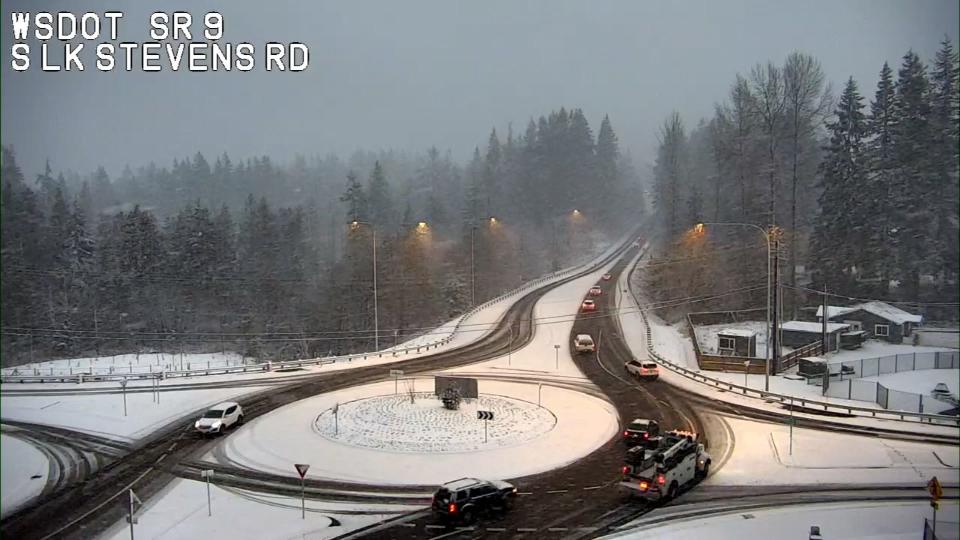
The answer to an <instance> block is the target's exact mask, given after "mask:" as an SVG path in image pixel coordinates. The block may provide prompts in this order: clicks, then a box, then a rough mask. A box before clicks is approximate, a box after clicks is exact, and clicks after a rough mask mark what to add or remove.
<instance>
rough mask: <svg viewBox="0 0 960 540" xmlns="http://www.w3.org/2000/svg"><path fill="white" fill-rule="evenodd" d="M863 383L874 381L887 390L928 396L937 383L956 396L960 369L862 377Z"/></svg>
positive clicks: (959, 380) (959, 381) (923, 370)
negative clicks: (943, 385) (942, 384)
mask: <svg viewBox="0 0 960 540" xmlns="http://www.w3.org/2000/svg"><path fill="white" fill-rule="evenodd" d="M862 380H864V381H876V382H878V383H880V384H882V385H884V386H886V387H887V388H892V389H894V390H900V391H901V392H912V393H914V394H921V395H924V396H929V395H930V392H931V391H933V388H934V387H935V386H936V385H937V383H945V384H946V385H947V388H949V389H950V393H952V394H954V395H956V393H957V389H958V387H960V369H922V370H920V371H901V372H900V373H888V374H886V375H878V376H874V377H864V378H863V379H862Z"/></svg>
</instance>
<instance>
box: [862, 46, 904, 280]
mask: <svg viewBox="0 0 960 540" xmlns="http://www.w3.org/2000/svg"><path fill="white" fill-rule="evenodd" d="M896 101H897V94H896V84H895V83H894V81H893V70H891V69H890V66H889V65H888V64H887V63H886V62H884V63H883V68H882V69H881V70H880V80H879V81H878V82H877V90H876V92H875V93H874V98H873V100H872V101H871V102H870V116H869V117H868V118H867V132H868V137H869V138H868V140H867V143H866V149H867V154H868V160H869V169H870V173H869V175H868V179H867V189H865V190H864V193H863V194H862V196H865V197H868V200H869V201H870V204H871V206H872V207H873V209H874V214H873V216H872V217H871V219H870V221H869V222H868V224H867V225H866V226H867V227H868V230H869V233H868V234H867V237H866V239H865V244H864V247H865V248H866V249H865V250H864V251H865V252H866V253H868V254H869V258H870V261H869V265H868V266H867V268H865V270H866V273H867V274H869V275H871V276H876V277H877V278H878V280H879V285H880V287H879V289H878V291H877V292H878V295H879V296H881V297H886V296H887V292H888V286H889V283H890V278H891V277H892V276H893V275H894V272H895V262H896V261H895V254H896V252H895V249H894V240H895V237H894V232H895V231H896V230H897V224H898V223H899V220H900V218H899V214H898V212H897V210H896V206H895V205H894V204H893V199H894V190H895V189H896V186H895V183H896V178H897V169H896V159H895V158H894V155H893V132H894V127H895V125H896V113H895V108H896Z"/></svg>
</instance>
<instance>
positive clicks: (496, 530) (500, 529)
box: [487, 527, 507, 532]
mask: <svg viewBox="0 0 960 540" xmlns="http://www.w3.org/2000/svg"><path fill="white" fill-rule="evenodd" d="M506 530H507V529H506V528H505V527H487V531H489V532H505V531H506Z"/></svg>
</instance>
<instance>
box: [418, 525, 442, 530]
mask: <svg viewBox="0 0 960 540" xmlns="http://www.w3.org/2000/svg"><path fill="white" fill-rule="evenodd" d="M423 528H424V529H443V528H445V527H444V526H443V525H424V526H423Z"/></svg>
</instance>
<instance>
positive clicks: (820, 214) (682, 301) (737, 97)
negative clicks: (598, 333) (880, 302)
mask: <svg viewBox="0 0 960 540" xmlns="http://www.w3.org/2000/svg"><path fill="white" fill-rule="evenodd" d="M871 94H872V95H871V96H866V95H865V94H864V92H863V91H862V90H861V87H860V84H859V83H858V82H857V81H855V80H854V79H853V78H850V79H849V80H847V81H845V82H844V84H843V85H842V86H841V87H840V90H839V96H838V97H836V96H835V95H834V91H833V90H832V88H831V85H830V84H829V83H828V82H827V81H826V77H825V76H824V73H823V70H822V68H821V66H820V63H819V61H817V60H816V59H815V58H813V57H811V56H809V55H806V54H803V53H793V54H791V55H789V56H788V57H787V59H786V61H785V62H784V63H783V64H782V65H778V64H776V63H773V62H768V63H766V64H758V65H757V66H756V67H754V68H753V69H752V70H751V71H750V73H749V74H747V75H737V76H736V78H735V79H734V83H733V84H732V86H731V89H730V94H729V96H728V97H727V99H726V100H725V101H724V102H722V103H719V104H717V106H716V110H715V114H714V115H713V117H711V118H709V119H705V120H701V121H700V122H699V123H698V124H697V126H696V127H695V128H693V129H692V130H690V131H689V132H688V131H687V129H686V128H685V126H684V124H683V122H682V120H681V118H680V115H679V114H678V113H673V114H671V115H670V116H669V117H668V118H667V120H666V121H665V122H664V124H663V126H662V127H661V129H660V145H659V148H658V154H657V161H656V166H655V185H654V193H655V196H654V199H655V200H654V201H653V202H654V208H655V210H654V211H655V219H656V222H657V224H658V229H659V230H660V231H661V235H660V236H659V238H660V240H661V244H660V249H659V250H658V257H659V258H658V259H657V260H655V261H654V263H653V264H652V265H651V266H650V271H649V272H647V274H646V275H647V278H648V282H649V283H650V285H651V287H650V290H651V291H654V294H655V295H656V298H658V299H659V300H661V301H666V300H669V302H668V304H670V305H673V306H674V308H673V309H672V311H673V313H672V314H673V315H677V314H680V313H683V312H688V311H704V310H716V309H719V310H732V309H743V308H757V307H763V306H765V295H766V292H765V284H766V275H767V260H766V245H765V242H764V236H763V234H762V233H761V231H759V230H756V229H754V228H751V227H747V226H735V225H712V224H711V223H727V222H734V223H747V224H754V225H758V226H759V227H760V228H762V229H767V230H769V227H770V226H771V225H776V226H777V227H778V228H779V229H780V230H781V231H782V232H781V236H780V237H781V243H780V247H781V249H780V250H779V252H778V254H779V260H780V262H781V264H780V267H779V268H780V283H781V284H782V285H783V288H782V291H781V292H782V298H783V300H784V314H785V316H787V317H791V316H797V315H798V310H799V308H800V307H801V306H804V305H810V303H813V305H816V304H817V303H818V302H819V301H820V300H819V299H818V298H816V295H815V294H813V292H812V291H813V290H816V291H819V290H822V289H823V288H824V287H826V289H827V290H828V291H829V292H830V293H834V294H838V295H839V296H840V297H841V298H834V299H833V300H832V301H833V302H835V303H837V302H838V303H845V302H850V301H852V299H853V298H864V297H866V298H879V299H886V300H891V301H896V302H904V304H903V307H906V308H907V309H911V310H912V311H917V312H923V313H924V314H925V315H926V316H927V319H935V320H936V319H950V320H955V319H956V317H957V309H956V301H957V294H958V290H957V272H958V249H957V248H958V236H957V231H958V219H957V207H958V192H957V183H958V154H957V152H958V137H957V133H958V59H957V52H956V51H955V50H954V48H953V44H952V43H951V42H950V41H949V40H944V41H943V42H942V43H941V47H940V50H939V51H938V52H937V54H936V56H935V58H933V59H932V61H931V62H930V64H929V65H928V64H927V63H925V62H924V61H923V60H922V59H921V58H920V57H919V56H918V55H917V54H916V53H914V52H913V51H910V52H907V53H906V54H905V55H904V56H903V57H902V61H901V63H900V66H899V68H898V69H897V70H896V73H895V72H894V68H892V67H891V66H889V65H887V63H884V64H883V66H882V67H881V69H880V70H879V77H878V80H877V81H876V84H875V86H874V90H873V91H872V92H871ZM698 223H705V225H704V227H702V228H697V227H696V224H698ZM844 297H846V298H844ZM950 303H952V305H947V306H942V304H950ZM921 304H923V305H922V306H921ZM937 304H941V306H939V307H938V306H937Z"/></svg>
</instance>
